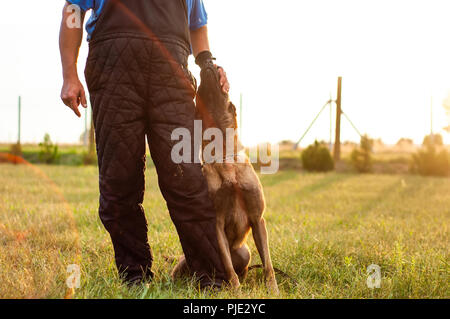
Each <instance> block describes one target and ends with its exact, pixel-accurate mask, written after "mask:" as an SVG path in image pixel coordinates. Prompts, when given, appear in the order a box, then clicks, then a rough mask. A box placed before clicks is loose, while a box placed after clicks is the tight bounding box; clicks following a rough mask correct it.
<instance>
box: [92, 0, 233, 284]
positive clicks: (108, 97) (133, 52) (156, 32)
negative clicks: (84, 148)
mask: <svg viewBox="0 0 450 319" xmlns="http://www.w3.org/2000/svg"><path fill="white" fill-rule="evenodd" d="M189 48H190V37H189V28H188V18H187V7H186V3H185V0H121V1H119V0H109V1H107V2H106V4H105V8H104V9H103V11H102V13H101V15H100V18H99V21H98V22H97V25H96V29H95V31H94V33H93V34H92V39H91V42H90V47H89V56H88V60H87V64H86V70H85V75H86V81H87V85H88V89H89V92H90V98H91V104H92V109H93V117H94V126H95V133H96V143H97V153H98V164H99V184H100V208H99V214H100V218H101V221H102V222H103V224H104V226H105V228H106V229H107V230H108V232H109V233H110V235H111V238H112V242H113V246H114V252H115V258H116V264H117V267H118V270H119V273H120V274H121V275H122V276H124V277H125V280H126V281H128V282H134V281H140V280H142V279H148V278H150V277H152V276H153V273H152V272H151V265H152V254H151V251H150V246H149V244H148V240H147V222H146V218H145V215H144V210H143V207H142V202H143V196H144V188H145V185H144V170H145V160H146V159H145V150H146V144H145V138H146V137H147V139H148V143H149V147H150V152H151V156H152V159H153V162H154V163H155V166H156V170H157V173H158V182H159V187H160V189H161V191H162V194H163V196H164V198H165V200H166V202H167V206H168V209H169V212H170V217H171V218H172V221H173V222H174V224H175V226H176V229H177V231H178V235H179V238H180V241H181V246H182V248H183V251H184V254H185V256H186V260H187V263H188V265H189V268H190V270H191V272H193V273H196V275H197V277H198V278H199V279H200V283H201V285H202V286H206V285H211V284H217V285H220V283H221V282H222V280H224V279H225V274H224V268H223V264H222V261H221V259H220V256H219V253H218V244H217V237H216V231H215V224H216V221H215V211H214V208H213V204H212V202H211V201H210V199H209V197H208V191H207V185H206V180H205V178H204V176H203V175H202V171H201V166H200V164H174V163H173V162H172V160H171V149H172V146H173V145H174V144H175V143H178V141H171V133H172V131H173V130H174V129H176V128H179V127H185V128H188V129H189V130H190V131H191V136H192V137H193V136H194V134H193V127H194V115H195V105H194V102H193V98H194V96H195V90H196V84H195V79H194V78H193V77H192V75H191V74H190V72H189V71H188V69H187V58H188V55H189V53H190V50H189ZM192 143H193V142H192ZM192 149H194V147H192ZM192 156H194V154H193V155H192ZM174 236H175V234H174ZM213 278H214V282H212V281H211V280H212V279H213Z"/></svg>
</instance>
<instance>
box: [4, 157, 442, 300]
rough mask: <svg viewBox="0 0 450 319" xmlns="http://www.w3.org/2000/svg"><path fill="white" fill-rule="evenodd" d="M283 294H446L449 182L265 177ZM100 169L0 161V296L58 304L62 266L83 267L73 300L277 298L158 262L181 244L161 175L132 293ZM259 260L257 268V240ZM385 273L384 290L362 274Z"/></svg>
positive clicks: (260, 287) (151, 185)
mask: <svg viewBox="0 0 450 319" xmlns="http://www.w3.org/2000/svg"><path fill="white" fill-rule="evenodd" d="M261 179H262V183H263V185H264V191H265V195H266V200H267V210H266V213H265V217H266V220H267V224H268V229H269V235H270V244H271V252H272V259H273V262H274V265H275V266H276V267H278V268H280V269H282V270H284V271H285V272H287V273H289V274H290V275H291V276H292V277H293V278H295V280H296V281H297V284H294V283H293V282H292V281H291V280H289V279H284V278H282V277H279V278H278V280H279V284H280V290H281V295H280V297H281V298H431V297H435V298H449V297H450V289H449V281H450V280H449V279H450V266H449V229H448V228H449V225H450V179H448V178H424V177H417V176H407V175H356V174H343V173H328V174H305V173H300V172H298V171H281V172H280V173H278V174H276V175H268V176H263V177H262V178H261ZM97 207H98V187H97V168H96V167H94V166H91V167H76V166H62V165H61V166H45V165H38V166H27V165H17V166H14V165H10V164H1V165H0V265H1V267H0V297H2V298H5V297H8V298H23V297H26V298H36V297H38V298H63V297H65V296H66V295H67V294H68V290H67V288H66V284H65V281H66V278H67V276H68V273H67V272H66V268H67V265H69V264H73V263H75V264H79V265H80V267H81V287H80V288H79V289H76V290H75V293H74V294H73V297H74V298H211V297H212V298H229V297H230V298H270V297H273V296H271V295H269V294H268V293H267V292H266V289H265V287H264V284H263V282H262V274H261V273H260V272H259V270H255V271H253V272H251V273H250V274H249V277H248V278H247V280H246V281H245V282H244V283H243V285H242V288H241V290H240V291H239V292H237V293H235V292H231V291H226V290H225V291H222V292H218V293H214V294H211V293H205V292H199V291H198V289H197V288H196V286H195V285H194V284H192V283H191V282H190V281H189V280H186V281H177V282H172V281H171V280H170V278H169V276H168V274H169V273H170V271H171V269H172V268H173V265H172V264H170V263H168V262H166V261H165V260H164V259H163V257H162V256H163V255H169V256H171V255H179V254H181V248H180V245H179V242H178V238H177V236H176V233H175V228H174V226H173V225H172V223H171V221H170V218H169V215H168V212H167V209H166V206H165V203H164V201H163V199H162V197H161V195H160V193H159V191H158V188H157V183H156V174H155V171H154V169H149V170H147V192H146V195H145V202H144V207H145V210H146V214H147V217H148V220H149V240H150V244H151V246H152V249H153V253H154V257H155V262H154V268H153V270H154V272H155V274H156V278H155V280H154V282H153V283H152V284H151V285H149V286H148V287H142V288H133V289H128V288H127V287H126V286H124V285H122V284H121V283H120V281H119V280H118V277H117V274H116V270H115V265H114V259H113V250H112V246H111V243H110V239H109V236H108V234H107V233H106V231H105V230H104V228H103V226H102V224H101V222H100V220H99V218H98V215H97ZM250 247H251V250H252V254H253V257H254V258H253V263H254V264H256V263H260V260H259V257H258V256H257V254H256V250H255V246H254V244H253V240H252V239H251V240H250ZM370 264H377V265H379V266H380V267H381V273H382V281H381V288H379V289H369V288H368V287H367V285H366V279H367V274H366V268H367V267H368V266H369V265H370Z"/></svg>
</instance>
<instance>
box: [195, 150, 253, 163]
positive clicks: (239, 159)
mask: <svg viewBox="0 0 450 319" xmlns="http://www.w3.org/2000/svg"><path fill="white" fill-rule="evenodd" d="M202 157H203V164H216V163H220V164H221V163H230V164H231V163H240V164H242V163H245V159H246V155H245V152H244V150H242V151H239V152H238V153H233V154H228V155H225V156H220V157H218V156H213V155H210V154H208V155H207V154H203V153H202Z"/></svg>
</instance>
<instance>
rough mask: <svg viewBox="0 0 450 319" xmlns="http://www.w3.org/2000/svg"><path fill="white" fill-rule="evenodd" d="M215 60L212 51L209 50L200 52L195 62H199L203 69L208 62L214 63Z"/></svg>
mask: <svg viewBox="0 0 450 319" xmlns="http://www.w3.org/2000/svg"><path fill="white" fill-rule="evenodd" d="M213 60H215V58H214V57H213V55H212V53H211V52H209V51H202V52H200V53H199V54H198V55H197V57H196V58H195V64H197V65H198V66H199V67H200V68H201V69H203V68H204V67H205V66H206V65H207V64H208V63H213V62H212V61H213Z"/></svg>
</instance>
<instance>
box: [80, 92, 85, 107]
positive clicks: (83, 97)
mask: <svg viewBox="0 0 450 319" xmlns="http://www.w3.org/2000/svg"><path fill="white" fill-rule="evenodd" d="M80 99H81V105H82V106H83V107H84V108H87V100H86V93H85V92H84V89H83V88H81V92H80Z"/></svg>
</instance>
